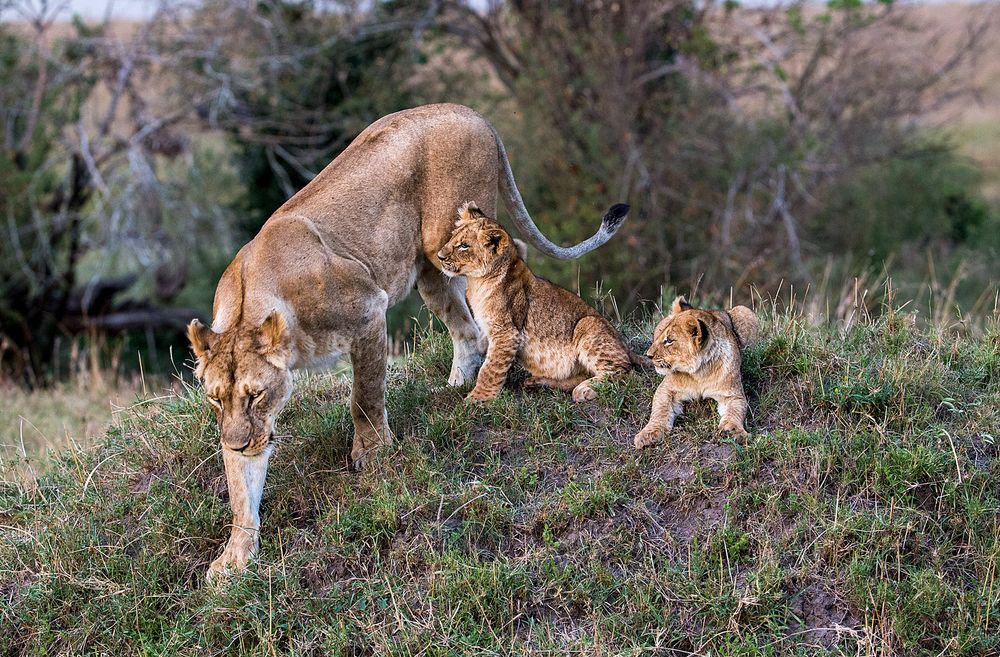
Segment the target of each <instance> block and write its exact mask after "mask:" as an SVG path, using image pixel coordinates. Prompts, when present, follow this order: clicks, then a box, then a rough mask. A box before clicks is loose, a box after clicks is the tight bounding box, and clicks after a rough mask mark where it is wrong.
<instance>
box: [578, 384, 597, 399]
mask: <svg viewBox="0 0 1000 657" xmlns="http://www.w3.org/2000/svg"><path fill="white" fill-rule="evenodd" d="M595 399H597V391H596V390H594V389H593V388H591V387H590V386H589V385H587V382H586V381H584V382H583V383H581V384H580V385H578V386H577V387H575V388H573V401H575V402H577V403H580V402H587V401H593V400H595Z"/></svg>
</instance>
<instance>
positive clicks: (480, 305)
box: [437, 202, 639, 402]
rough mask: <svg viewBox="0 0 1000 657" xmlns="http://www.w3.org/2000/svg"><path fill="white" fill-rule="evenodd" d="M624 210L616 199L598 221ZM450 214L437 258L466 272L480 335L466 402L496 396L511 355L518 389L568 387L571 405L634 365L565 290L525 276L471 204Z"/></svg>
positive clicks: (444, 266)
mask: <svg viewBox="0 0 1000 657" xmlns="http://www.w3.org/2000/svg"><path fill="white" fill-rule="evenodd" d="M627 213H628V206H627V205H624V204H618V205H614V206H612V207H611V209H610V210H608V214H607V217H606V218H612V219H615V220H621V219H624V217H625V215H626V214H627ZM458 216H459V219H458V221H457V222H456V224H455V230H454V232H453V233H452V236H451V239H450V240H449V241H448V243H447V244H445V245H444V247H443V248H442V249H441V250H440V251H438V254H437V257H438V259H439V260H440V261H441V270H442V271H443V272H444V273H445V274H446V275H448V276H464V277H466V280H467V281H468V287H467V289H466V299H467V300H468V302H469V306H470V307H471V309H472V315H473V318H474V319H475V320H476V323H477V324H478V325H479V328H480V331H481V335H485V336H486V337H487V340H488V345H487V347H486V360H485V362H484V363H483V366H482V368H481V369H480V370H479V376H478V377H477V378H476V385H475V387H474V388H473V389H472V392H470V393H469V396H468V399H470V400H473V401H486V400H490V399H494V398H495V397H496V396H497V395H499V394H500V390H501V388H503V384H504V380H505V379H506V378H507V371H508V370H509V369H510V367H511V365H512V364H513V363H514V359H515V358H519V359H520V361H521V363H522V364H523V365H524V368H525V369H526V370H528V372H529V373H530V374H531V377H530V378H529V379H528V380H527V381H525V386H526V387H543V386H544V387H551V388H558V389H560V390H567V391H569V390H572V391H573V401H577V402H582V401H588V400H591V399H595V398H596V397H597V393H596V392H595V391H594V388H593V384H594V383H597V382H598V381H601V380H603V379H606V378H612V377H617V376H620V375H622V374H625V373H627V372H628V371H629V370H630V369H631V367H632V365H633V363H638V361H637V359H638V358H639V357H638V356H635V355H634V354H632V353H631V352H629V350H628V349H627V348H626V347H625V345H624V344H623V343H622V339H621V337H619V335H618V333H617V332H616V331H615V329H614V328H613V327H612V326H611V323H610V322H608V320H606V319H604V317H602V316H601V315H600V314H599V313H598V312H597V311H596V310H594V309H593V308H591V307H590V306H588V305H587V304H586V303H585V302H584V301H583V299H581V298H580V297H578V296H577V295H575V294H573V293H572V292H570V291H569V290H565V289H563V288H561V287H559V286H558V285H555V284H554V283H550V282H549V281H547V280H545V279H542V278H538V277H536V276H535V275H534V274H532V273H531V270H530V269H528V265H527V264H525V262H524V258H523V254H522V253H519V249H518V248H517V245H515V244H514V242H513V241H512V240H511V238H510V236H509V235H508V234H507V232H506V231H505V230H504V229H503V228H502V227H501V226H500V224H498V223H496V222H495V221H493V220H492V219H490V218H488V217H487V216H486V215H485V214H483V212H481V211H480V210H479V208H478V207H476V205H475V204H474V203H471V202H470V203H466V204H465V205H463V206H462V207H461V208H459V212H458ZM608 220H610V219H608Z"/></svg>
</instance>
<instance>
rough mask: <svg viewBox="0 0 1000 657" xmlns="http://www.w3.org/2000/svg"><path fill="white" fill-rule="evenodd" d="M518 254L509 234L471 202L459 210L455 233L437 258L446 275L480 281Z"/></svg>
mask: <svg viewBox="0 0 1000 657" xmlns="http://www.w3.org/2000/svg"><path fill="white" fill-rule="evenodd" d="M516 253H517V248H516V246H515V245H514V243H513V240H511V238H510V235H508V234H507V231H505V230H504V229H503V228H502V227H501V226H500V224H498V223H497V222H495V221H493V220H492V219H490V218H489V217H487V216H486V215H485V214H483V213H482V211H481V210H480V209H479V208H478V207H477V206H476V204H475V203H472V202H471V201H470V202H468V203H465V204H464V205H463V206H462V207H460V208H459V209H458V221H456V222H455V230H454V231H453V232H452V234H451V239H449V240H448V243H447V244H445V245H444V246H443V247H442V248H441V250H440V251H438V254H437V257H438V260H440V261H441V270H442V271H443V272H444V273H445V274H446V275H448V276H469V277H472V278H479V277H482V276H486V275H487V274H489V273H490V272H492V271H495V270H496V269H497V268H498V267H499V266H500V265H502V264H503V263H504V262H507V261H508V260H510V258H511V257H512V256H513V255H514V254H516Z"/></svg>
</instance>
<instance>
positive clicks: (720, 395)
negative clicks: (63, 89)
mask: <svg viewBox="0 0 1000 657" xmlns="http://www.w3.org/2000/svg"><path fill="white" fill-rule="evenodd" d="M757 327H758V325H757V316H756V315H754V312H753V311H752V310H750V309H749V308H747V307H746V306H736V307H735V308H733V309H732V310H730V311H728V312H727V311H724V310H699V309H697V308H694V307H693V306H692V305H691V304H689V303H687V301H685V300H684V297H678V298H677V299H675V300H674V303H673V305H672V307H671V312H670V314H669V315H667V316H666V317H664V318H663V319H662V320H661V321H660V323H659V324H658V325H657V327H656V330H655V331H654V332H653V344H652V345H651V346H650V348H649V351H648V352H646V355H647V356H649V357H650V358H651V359H652V360H653V365H654V367H656V371H657V372H658V373H659V374H662V375H663V381H662V382H661V383H660V385H659V387H657V389H656V394H655V395H653V408H652V411H651V413H650V417H649V422H648V423H647V424H646V426H645V427H644V428H643V429H642V431H640V432H639V433H638V434H636V436H635V446H636V447H639V448H642V447H647V446H649V445H653V444H655V443H657V442H659V441H660V439H661V438H662V437H663V436H664V435H665V434H666V433H667V432H668V431H670V430H671V429H673V427H674V420H676V419H677V416H678V415H680V414H681V412H682V410H683V405H684V402H686V401H689V400H693V399H702V398H707V399H714V400H715V401H716V402H717V403H718V404H719V416H720V421H719V428H720V429H721V430H723V431H729V432H732V433H734V434H737V435H741V436H745V435H747V432H746V429H745V428H744V426H743V423H744V420H745V419H746V412H747V398H746V395H745V394H744V392H743V380H742V374H741V370H740V364H741V361H742V351H743V348H744V347H745V346H747V345H748V344H750V343H752V342H753V341H754V340H756V339H757V331H758V328H757Z"/></svg>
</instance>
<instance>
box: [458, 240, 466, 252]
mask: <svg viewBox="0 0 1000 657" xmlns="http://www.w3.org/2000/svg"><path fill="white" fill-rule="evenodd" d="M468 248H469V245H468V244H466V243H465V242H462V243H461V244H459V245H458V250H459V251H466V250H468Z"/></svg>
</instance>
